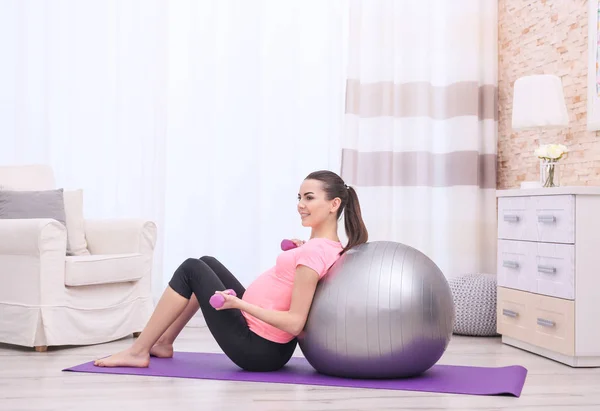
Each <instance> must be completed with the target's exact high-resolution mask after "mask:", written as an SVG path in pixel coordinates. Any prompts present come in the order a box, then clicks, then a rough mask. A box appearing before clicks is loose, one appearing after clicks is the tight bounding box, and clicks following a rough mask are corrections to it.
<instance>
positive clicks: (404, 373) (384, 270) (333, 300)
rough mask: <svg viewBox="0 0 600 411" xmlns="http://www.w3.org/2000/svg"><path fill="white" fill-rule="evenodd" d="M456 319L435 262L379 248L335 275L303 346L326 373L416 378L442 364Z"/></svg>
mask: <svg viewBox="0 0 600 411" xmlns="http://www.w3.org/2000/svg"><path fill="white" fill-rule="evenodd" d="M454 318H455V313H454V303H453V300H452V294H451V291H450V287H449V285H448V282H447V281H446V278H445V277H444V275H443V273H442V272H441V271H440V269H439V268H438V267H437V266H436V265H435V264H434V263H433V261H431V260H430V259H429V258H428V257H427V256H425V255H424V254H423V253H421V252H420V251H418V250H416V249H414V248H412V247H409V246H407V245H403V244H400V243H395V242H387V241H375V242H370V243H366V244H362V245H360V246H357V247H354V248H353V249H351V250H350V251H348V252H347V253H345V254H344V255H342V257H340V258H339V259H338V261H337V262H336V263H335V264H334V265H333V266H332V267H331V268H330V270H329V272H328V274H327V275H326V276H325V277H324V278H323V279H322V280H321V282H320V283H319V285H318V286H317V290H316V294H315V297H314V300H313V304H312V307H311V309H310V314H309V316H308V320H307V323H306V326H305V329H304V332H303V333H302V334H301V335H300V336H299V339H298V340H299V345H300V348H301V349H302V352H303V353H304V356H305V357H306V359H307V360H308V362H309V363H310V364H311V365H312V366H313V367H314V368H315V370H317V371H318V372H320V373H323V374H328V375H334V376H339V377H349V378H399V377H410V376H414V375H418V374H421V373H423V372H425V371H426V370H428V369H429V368H431V366H433V365H434V364H435V363H436V362H437V361H438V360H439V359H440V357H441V356H442V354H443V353H444V351H445V350H446V347H447V346H448V343H449V342H450V338H451V336H452V329H453V324H454Z"/></svg>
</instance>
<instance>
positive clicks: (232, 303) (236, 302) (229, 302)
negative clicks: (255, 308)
mask: <svg viewBox="0 0 600 411" xmlns="http://www.w3.org/2000/svg"><path fill="white" fill-rule="evenodd" d="M215 294H221V295H222V296H223V298H224V299H225V301H224V302H223V305H222V306H220V307H219V308H215V310H217V311H220V310H230V309H232V308H240V307H241V301H242V300H240V299H239V298H238V297H234V296H233V295H230V294H228V293H226V292H223V291H215Z"/></svg>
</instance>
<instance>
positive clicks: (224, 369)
mask: <svg viewBox="0 0 600 411" xmlns="http://www.w3.org/2000/svg"><path fill="white" fill-rule="evenodd" d="M63 371H75V372H88V373H105V374H130V375H150V376H159V377H179V378H200V379H210V380H228V381H251V382H266V383H279V384H305V385H326V386H335V387H352V388H378V389H388V390H408V391H427V392H439V393H453V394H471V395H512V396H515V397H519V396H520V395H521V390H522V389H523V385H524V384H525V377H526V376H527V369H525V368H524V367H522V366H519V365H512V366H508V367H498V368H489V367H466V366H459V365H434V366H433V367H432V368H430V369H429V370H428V371H427V372H425V373H424V374H422V375H420V376H418V377H413V378H404V379H386V380H359V379H350V378H338V377H330V376H327V375H322V374H319V373H317V372H316V371H315V370H314V368H312V367H311V365H310V364H309V363H308V361H306V360H305V359H304V358H301V357H293V358H292V359H291V360H290V361H289V362H288V364H287V365H286V366H285V367H284V368H283V369H281V370H279V371H276V372H248V371H243V370H241V369H240V368H238V367H237V366H236V365H235V364H234V363H232V362H231V361H230V360H229V358H227V357H226V356H225V355H224V354H213V353H196V352H175V354H174V355H173V358H168V359H167V358H154V357H153V358H151V360H150V366H149V367H148V368H125V367H123V368H119V367H116V368H103V367H95V366H94V364H93V361H91V362H87V363H84V364H81V365H77V366H75V367H71V368H66V369H64V370H63Z"/></svg>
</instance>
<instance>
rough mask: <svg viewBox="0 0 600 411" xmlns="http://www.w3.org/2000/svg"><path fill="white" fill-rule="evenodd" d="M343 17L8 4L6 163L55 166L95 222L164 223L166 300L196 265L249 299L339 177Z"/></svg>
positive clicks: (0, 121) (189, 6) (181, 5)
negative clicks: (238, 286) (320, 173)
mask: <svg viewBox="0 0 600 411" xmlns="http://www.w3.org/2000/svg"><path fill="white" fill-rule="evenodd" d="M345 13H346V4H345V1H342V0H331V1H325V2H324V1H320V0H311V1H306V0H304V1H296V0H293V1H286V2H281V1H275V0H274V1H252V2H248V1H226V0H206V1H177V2H168V1H166V0H137V1H129V0H128V1H116V0H112V1H106V0H88V1H76V0H72V1H68V0H67V1H62V2H56V1H45V2H44V1H18V0H13V1H3V2H2V3H0V56H2V61H3V64H0V164H24V163H47V164H50V165H52V166H53V168H54V170H55V173H56V178H57V182H58V184H59V185H60V186H62V187H68V188H83V189H84V200H85V214H86V216H87V217H119V216H139V217H146V218H151V219H154V220H155V221H157V222H158V224H159V236H160V237H159V242H158V247H157V253H156V270H155V278H154V289H155V295H157V296H158V295H159V294H160V292H161V291H162V289H163V288H164V286H165V284H166V282H167V281H168V279H169V278H170V275H171V273H172V271H173V270H174V269H175V268H176V267H177V265H178V264H179V263H180V262H181V261H182V260H183V259H185V258H187V257H199V256H201V255H204V254H211V255H215V256H216V257H218V258H219V259H221V260H222V261H223V262H224V263H225V264H226V265H228V266H229V267H231V269H232V271H234V272H235V273H236V274H237V275H238V276H239V278H240V279H241V280H242V282H243V283H245V284H247V283H248V282H249V281H251V280H252V279H253V278H255V277H256V275H258V273H259V272H260V271H262V270H264V269H266V268H267V267H268V266H269V265H271V264H272V263H273V262H274V258H275V256H276V254H277V252H278V247H279V241H280V240H281V238H282V237H289V236H304V237H306V236H307V235H308V232H307V231H304V229H303V228H301V226H300V224H299V220H298V218H297V216H296V212H295V205H296V193H297V189H298V187H299V184H300V183H301V179H302V178H303V177H304V176H305V175H306V174H308V173H309V172H310V171H312V170H314V169H319V168H328V169H332V170H338V169H339V156H340V150H339V147H340V141H339V139H340V133H341V126H342V123H343V106H344V87H345V75H344V72H345V64H344V59H345V47H344V44H345V41H344V36H345V31H344V29H345V25H344V24H345Z"/></svg>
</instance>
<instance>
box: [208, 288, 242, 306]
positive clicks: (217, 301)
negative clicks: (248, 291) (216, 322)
mask: <svg viewBox="0 0 600 411" xmlns="http://www.w3.org/2000/svg"><path fill="white" fill-rule="evenodd" d="M224 292H225V293H227V294H229V295H233V296H234V297H237V294H236V293H235V291H233V290H231V289H228V290H224ZM208 302H209V303H210V305H212V306H213V307H214V308H221V307H223V304H225V297H223V296H222V295H221V294H215V295H213V296H212V297H210V300H208Z"/></svg>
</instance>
